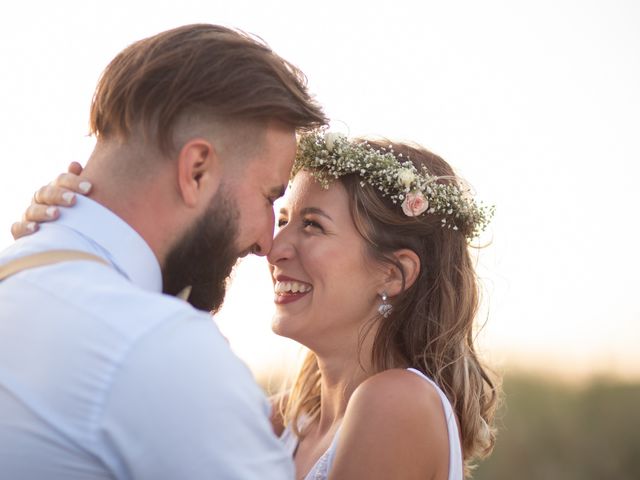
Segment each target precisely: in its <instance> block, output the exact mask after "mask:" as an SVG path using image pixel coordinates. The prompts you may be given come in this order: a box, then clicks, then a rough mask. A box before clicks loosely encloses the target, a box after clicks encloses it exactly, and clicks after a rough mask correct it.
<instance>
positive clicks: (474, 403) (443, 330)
mask: <svg viewBox="0 0 640 480" xmlns="http://www.w3.org/2000/svg"><path fill="white" fill-rule="evenodd" d="M79 171H80V169H79V168H78V166H76V168H75V172H76V173H79ZM79 183H80V182H79V177H77V176H75V175H72V174H68V175H63V176H61V177H60V179H59V181H58V187H56V188H53V189H51V188H49V189H48V190H47V195H46V198H44V199H43V198H42V197H43V196H42V195H41V196H40V198H41V199H42V200H45V201H47V202H49V203H58V204H60V205H66V203H64V202H63V201H61V200H60V199H61V198H62V194H63V193H64V192H65V191H66V190H65V188H66V189H71V190H74V191H75V192H77V193H80V192H81V191H80V189H79V187H78V186H79ZM45 212H46V210H45V209H44V208H43V207H38V208H31V209H30V210H28V212H27V215H26V220H27V221H46V220H49V219H50V218H48V216H47V215H46V213H45ZM49 213H51V210H50V211H49ZM491 214H492V211H491V209H487V208H485V207H482V206H479V205H478V204H477V203H476V202H475V201H474V200H473V199H472V197H471V196H470V195H469V194H468V192H467V191H466V190H465V189H464V187H463V185H462V183H461V180H460V179H459V178H457V177H456V176H455V174H454V172H453V170H452V169H451V167H450V166H449V165H448V164H447V163H446V162H445V161H444V160H442V159H441V158H440V157H438V156H436V155H434V154H432V153H430V152H429V151H427V150H425V149H423V148H421V147H417V146H410V145H406V144H401V143H396V144H390V143H389V142H384V143H383V142H378V141H368V142H367V141H362V140H348V139H346V138H345V137H343V136H340V135H336V134H332V133H324V132H322V131H316V132H311V133H307V134H304V135H303V136H302V137H301V139H300V142H299V148H298V155H297V159H296V164H295V166H294V171H293V175H292V181H291V184H290V189H289V191H288V193H287V195H286V197H285V201H284V204H283V207H282V209H281V210H280V212H279V214H278V217H277V218H278V221H277V231H276V235H275V238H274V241H273V247H272V249H271V251H270V252H269V254H268V256H267V258H268V261H269V265H270V269H271V274H272V278H273V283H274V292H275V298H274V301H275V305H276V313H275V316H274V319H273V330H274V331H275V332H276V333H277V334H279V335H283V336H286V337H289V338H292V339H294V340H296V341H298V342H299V343H301V344H303V345H305V346H306V347H307V348H308V349H309V351H308V354H307V357H306V359H305V361H304V363H303V365H302V367H301V369H300V371H299V372H298V374H297V377H296V379H295V381H294V383H293V385H292V387H291V388H290V389H288V390H287V391H285V392H282V393H281V394H280V395H278V396H276V397H275V398H274V399H273V403H274V408H273V416H272V422H273V425H274V431H275V432H276V434H278V435H279V436H280V437H281V439H282V441H283V442H284V443H285V445H286V447H287V448H288V449H289V450H290V452H291V455H292V456H293V458H294V461H295V465H296V471H297V477H298V478H300V479H306V480H312V479H335V480H338V479H356V478H358V479H359V478H366V479H424V478H430V479H435V480H440V479H443V480H444V479H448V480H454V479H455V480H460V479H462V478H464V477H465V476H468V475H469V474H470V471H471V467H472V464H473V462H474V461H475V460H478V459H480V458H483V457H485V456H486V455H488V454H489V453H490V452H491V450H492V448H493V445H494V441H495V430H494V427H493V420H494V413H495V408H496V405H497V402H498V397H499V386H498V384H497V383H496V382H497V381H496V380H495V379H494V378H493V377H492V376H491V375H490V374H489V372H488V371H487V369H486V368H485V367H484V366H483V364H482V362H481V361H480V359H479V358H478V355H477V354H476V351H475V348H474V318H475V316H476V313H477V308H478V285H477V278H476V274H475V271H474V268H473V263H472V261H471V258H470V255H469V250H468V249H469V240H471V239H473V238H474V237H475V236H477V235H478V234H479V233H480V232H481V231H482V230H483V229H484V228H485V226H486V225H487V223H488V221H489V220H490V217H491ZM54 217H55V215H54ZM27 225H28V224H27V223H26V222H22V223H21V224H19V225H15V226H14V234H15V235H18V236H19V235H22V234H24V233H28V232H27Z"/></svg>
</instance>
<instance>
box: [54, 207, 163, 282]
mask: <svg viewBox="0 0 640 480" xmlns="http://www.w3.org/2000/svg"><path fill="white" fill-rule="evenodd" d="M76 199H77V201H76V205H75V206H74V207H71V208H61V209H60V212H61V213H60V219H59V220H58V221H57V222H56V223H58V224H60V225H61V226H66V227H68V228H71V229H73V230H75V231H77V232H78V233H80V234H81V235H83V236H84V237H86V238H88V239H89V240H91V241H92V242H93V243H95V244H96V245H97V246H98V247H100V248H101V249H102V250H104V252H103V253H104V254H105V256H107V257H108V260H110V261H111V262H112V263H113V264H114V266H115V267H116V268H117V269H118V270H119V271H120V272H122V273H123V274H124V275H126V276H127V277H128V278H129V280H131V282H133V283H134V284H136V285H138V286H139V287H141V288H144V289H145V290H151V291H154V292H161V291H162V272H161V270H160V264H159V263H158V259H157V258H156V256H155V255H154V253H153V251H152V250H151V248H150V247H149V245H148V244H147V242H145V241H144V239H143V238H142V237H141V236H140V234H138V232H136V231H135V230H134V229H133V228H132V227H131V226H130V225H129V224H128V223H126V222H125V221H124V220H123V219H122V218H120V217H118V216H117V215H116V214H115V213H113V212H112V211H111V210H109V209H107V208H106V207H104V206H102V205H100V204H99V203H98V202H95V201H94V200H91V199H90V198H87V197H84V196H82V195H76Z"/></svg>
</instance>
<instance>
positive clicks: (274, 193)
mask: <svg viewBox="0 0 640 480" xmlns="http://www.w3.org/2000/svg"><path fill="white" fill-rule="evenodd" d="M286 189H287V186H286V185H277V186H275V187H272V188H271V190H270V191H269V196H271V197H275V198H280V197H281V196H283V195H284V192H285V191H286Z"/></svg>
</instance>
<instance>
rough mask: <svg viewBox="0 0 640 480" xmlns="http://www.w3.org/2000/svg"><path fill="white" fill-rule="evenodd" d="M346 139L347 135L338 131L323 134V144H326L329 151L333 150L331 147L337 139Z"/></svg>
mask: <svg viewBox="0 0 640 480" xmlns="http://www.w3.org/2000/svg"><path fill="white" fill-rule="evenodd" d="M346 139H347V137H345V136H344V135H343V134H341V133H338V132H326V133H325V134H324V144H325V145H326V146H327V150H329V151H330V152H331V151H333V147H335V145H336V142H337V141H338V140H346Z"/></svg>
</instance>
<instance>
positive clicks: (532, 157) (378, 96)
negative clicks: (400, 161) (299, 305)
mask: <svg viewBox="0 0 640 480" xmlns="http://www.w3.org/2000/svg"><path fill="white" fill-rule="evenodd" d="M201 22H204V23H217V24H223V25H226V26H232V27H237V28H240V29H242V30H244V31H247V32H250V33H253V34H257V35H259V36H260V37H261V38H263V39H264V40H265V41H266V42H267V43H269V45H270V46H271V47H272V48H273V49H274V50H275V51H276V52H278V53H279V54H280V55H281V56H283V57H285V58H286V59H288V60H290V61H291V62H293V63H294V64H296V65H298V66H299V67H300V68H301V69H302V70H303V71H304V72H305V73H306V75H307V76H308V79H309V86H310V89H311V91H312V92H313V93H314V94H315V95H316V96H317V98H318V100H319V101H320V102H321V103H322V104H323V105H324V106H325V109H326V111H327V113H328V114H329V116H330V117H331V118H332V119H333V121H334V126H337V127H338V128H339V129H341V130H343V131H347V132H348V133H349V134H350V135H353V136H356V135H376V136H377V135H383V136H386V137H389V138H393V139H399V140H411V141H415V142H418V143H421V144H422V145H424V146H426V147H427V148H429V149H430V150H432V151H434V152H435V153H437V154H439V155H440V156H442V157H444V158H445V159H446V160H447V161H448V162H449V163H451V164H452V165H453V166H454V168H456V169H457V171H458V172H459V173H460V174H461V175H462V176H463V177H465V178H466V179H467V180H468V181H469V182H470V183H471V184H472V185H473V187H474V189H475V191H476V193H477V195H478V197H479V198H482V199H483V200H485V201H486V202H488V203H493V204H495V205H496V216H495V218H494V222H493V224H492V226H491V227H490V229H489V231H488V232H487V234H486V235H485V237H483V239H482V240H483V242H484V243H486V244H487V246H485V248H482V249H480V250H479V251H478V257H477V258H478V260H477V261H478V273H479V276H480V279H481V281H482V284H483V296H484V303H483V310H482V315H481V317H480V322H481V323H482V324H483V328H482V329H481V330H480V331H479V334H478V342H479V345H480V349H481V351H482V353H483V355H484V356H485V357H486V358H487V359H488V360H489V361H490V362H492V363H494V364H495V365H496V366H497V367H498V368H499V369H502V370H505V371H506V370H510V369H526V370H532V371H541V372H545V373H554V374H558V375H562V376H565V377H567V378H582V377H584V376H590V375H603V374H604V375H606V374H615V375H618V376H621V377H628V378H640V349H639V348H638V346H637V344H638V342H639V341H640V301H639V300H638V292H639V291H640V288H639V287H640V281H639V280H638V272H639V271H640V255H639V253H638V247H637V243H636V242H637V240H638V238H640V227H639V223H638V220H637V218H638V213H637V210H638V207H640V199H639V198H638V197H639V195H638V189H637V187H636V183H637V177H638V175H639V174H640V167H639V164H640V142H639V140H640V88H639V87H638V86H639V85H640V29H639V28H638V25H640V3H639V2H635V1H633V0H626V1H624V0H614V1H604V0H602V1H571V0H555V1H550V0H541V1H538V2H513V1H507V0H504V1H497V0H488V1H484V2H476V1H471V0H470V1H451V2H434V1H423V2H412V1H404V0H398V1H395V2H374V1H369V2H356V1H352V2H345V1H340V2H338V1H325V2H322V3H317V2H315V3H311V2H299V1H298V2H293V1H282V2H276V1H274V2H264V1H260V2H258V1H252V2H249V1H234V2H216V1H207V2H199V1H189V0H183V1H181V2H179V3H178V2H166V1H153V2H151V1H127V2H124V1H119V0H116V1H111V2H108V3H106V2H97V1H93V0H86V1H84V2H82V3H78V2H70V1H59V2H45V1H32V2H14V3H13V4H11V7H5V8H4V9H3V14H2V16H1V17H0V58H2V67H1V69H2V70H1V72H2V75H1V76H0V146H1V148H2V161H1V163H0V248H4V247H6V246H7V245H9V244H10V243H11V241H12V239H11V236H10V234H9V227H10V225H11V223H12V222H13V221H14V220H16V219H18V218H19V217H20V216H21V214H22V211H23V210H24V209H25V208H26V206H27V205H28V203H29V201H30V198H31V196H32V195H33V192H34V191H35V189H36V188H37V187H38V186H40V185H42V184H45V183H47V182H49V181H50V180H52V179H53V178H55V176H56V175H57V174H58V173H60V172H61V171H63V170H65V168H66V165H67V164H68V163H69V162H70V161H71V160H77V161H80V162H81V163H83V162H85V161H86V159H87V158H88V156H89V154H90V152H91V149H92V147H93V140H92V139H91V138H88V137H87V136H86V132H87V121H88V112H89V104H90V100H91V96H92V94H93V89H94V87H95V84H96V82H97V80H98V77H99V75H100V73H101V71H102V69H103V68H104V67H105V66H106V65H107V63H108V62H109V61H110V60H111V59H112V58H113V57H114V56H115V55H116V54H117V53H118V52H119V51H120V50H122V49H123V48H124V47H126V46H127V45H129V44H130V43H132V42H134V41H135V40H138V39H140V38H143V37H146V36H149V35H152V34H155V33H157V32H159V31H162V30H166V29H168V28H172V27H176V26H179V25H183V24H187V23H201ZM272 295H273V294H272V291H271V284H270V279H269V276H268V273H267V270H266V264H265V262H264V260H263V259H258V258H250V259H247V260H245V261H244V262H243V263H242V264H241V265H240V266H239V267H238V268H237V270H236V272H235V274H234V282H233V285H232V287H231V289H230V292H229V294H228V297H227V301H226V303H225V307H224V309H223V311H222V312H221V314H220V315H219V316H218V317H217V321H218V323H219V325H220V327H221V329H222V330H223V332H224V333H225V334H226V335H227V336H228V338H229V341H230V343H231V346H232V347H233V348H234V349H235V350H236V352H237V353H238V354H239V355H240V356H241V357H242V358H243V359H244V360H245V361H247V362H248V364H249V365H250V366H251V368H252V369H254V371H260V372H262V371H266V370H268V369H271V368H275V366H277V365H284V364H290V363H291V359H292V358H293V357H294V356H295V354H296V352H297V351H298V347H297V346H296V345H294V344H293V343H292V342H290V341H288V340H286V339H281V338H278V337H276V336H275V335H273V334H272V333H271V332H270V316H271V312H272V310H273V305H272ZM248 298H250V299H251V301H247V299H248Z"/></svg>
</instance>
